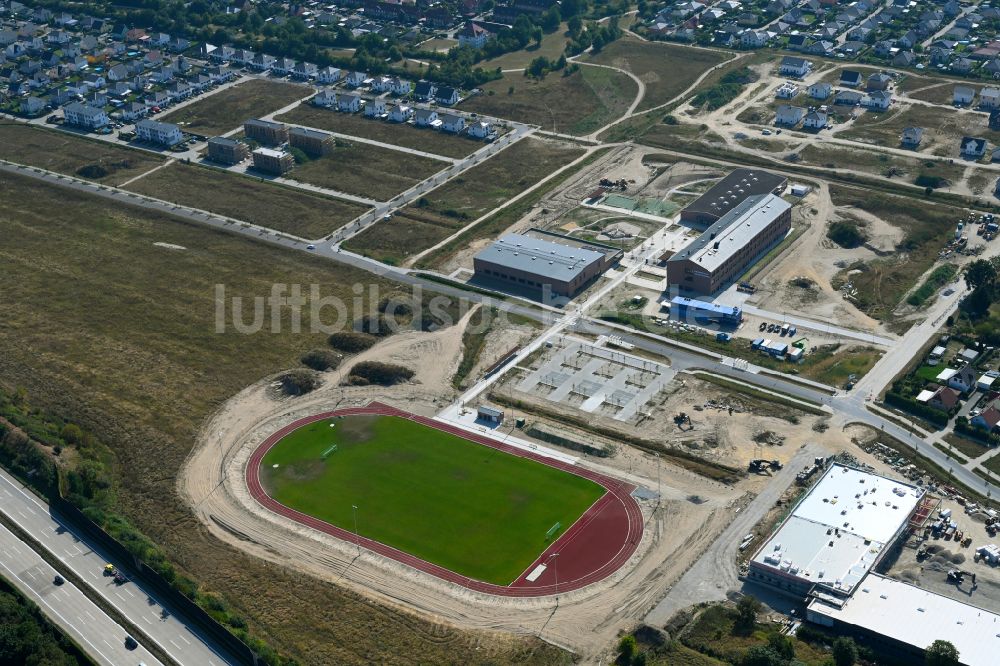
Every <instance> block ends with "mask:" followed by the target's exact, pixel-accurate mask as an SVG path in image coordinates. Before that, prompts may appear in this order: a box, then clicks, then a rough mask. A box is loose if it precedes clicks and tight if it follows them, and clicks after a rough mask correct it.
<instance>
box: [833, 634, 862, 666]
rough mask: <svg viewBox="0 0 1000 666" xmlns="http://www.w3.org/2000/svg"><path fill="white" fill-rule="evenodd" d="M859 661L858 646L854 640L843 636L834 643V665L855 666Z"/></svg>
mask: <svg viewBox="0 0 1000 666" xmlns="http://www.w3.org/2000/svg"><path fill="white" fill-rule="evenodd" d="M857 660H858V646H857V645H855V644H854V640H853V639H851V638H849V637H847V636H841V637H840V638H838V639H837V640H835V641H834V642H833V663H834V664H835V665H836V666H854V662H856V661H857Z"/></svg>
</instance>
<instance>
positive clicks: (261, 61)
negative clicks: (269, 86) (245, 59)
mask: <svg viewBox="0 0 1000 666" xmlns="http://www.w3.org/2000/svg"><path fill="white" fill-rule="evenodd" d="M274 62H275V58H274V56H269V55H267V54H266V53H258V54H257V55H255V56H254V57H253V60H251V61H250V69H255V70H257V71H258V72H267V71H269V70H270V69H271V68H272V67H274Z"/></svg>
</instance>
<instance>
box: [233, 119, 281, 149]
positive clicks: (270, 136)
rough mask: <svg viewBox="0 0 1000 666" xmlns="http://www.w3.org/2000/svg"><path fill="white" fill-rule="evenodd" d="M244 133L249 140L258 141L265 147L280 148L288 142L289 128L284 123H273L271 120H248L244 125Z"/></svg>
mask: <svg viewBox="0 0 1000 666" xmlns="http://www.w3.org/2000/svg"><path fill="white" fill-rule="evenodd" d="M243 132H244V133H245V134H246V135H247V138H248V139H253V140H254V141H258V142H260V143H262V144H264V145H265V146H280V145H281V144H283V143H286V142H287V141H288V127H286V126H285V125H284V124H283V123H273V122H271V121H270V120H258V119H256V118H255V119H253V120H248V121H246V122H245V123H243Z"/></svg>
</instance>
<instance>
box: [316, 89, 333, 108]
mask: <svg viewBox="0 0 1000 666" xmlns="http://www.w3.org/2000/svg"><path fill="white" fill-rule="evenodd" d="M310 101H311V102H312V103H313V104H315V105H316V106H322V107H323V108H327V109H329V108H331V107H334V106H337V93H335V92H333V91H332V90H320V91H319V92H318V93H316V94H315V95H314V96H313V98H312V100H310Z"/></svg>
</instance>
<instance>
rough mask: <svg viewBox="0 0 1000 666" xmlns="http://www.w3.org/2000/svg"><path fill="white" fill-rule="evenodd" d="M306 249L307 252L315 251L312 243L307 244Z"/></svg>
mask: <svg viewBox="0 0 1000 666" xmlns="http://www.w3.org/2000/svg"><path fill="white" fill-rule="evenodd" d="M306 249H307V250H315V249H316V246H315V245H313V244H312V243H309V245H306Z"/></svg>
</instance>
